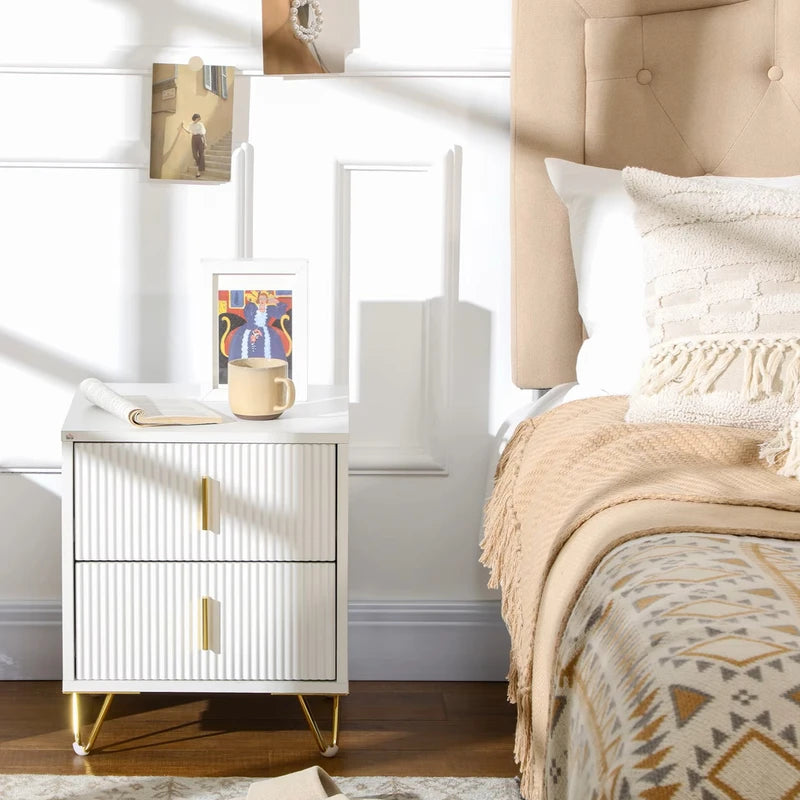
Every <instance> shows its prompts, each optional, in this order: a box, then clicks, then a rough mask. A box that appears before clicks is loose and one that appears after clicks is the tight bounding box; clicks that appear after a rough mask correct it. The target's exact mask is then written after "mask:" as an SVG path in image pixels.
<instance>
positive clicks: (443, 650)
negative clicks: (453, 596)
mask: <svg viewBox="0 0 800 800" xmlns="http://www.w3.org/2000/svg"><path fill="white" fill-rule="evenodd" d="M349 637H350V642H349V650H350V679H351V680H355V681H367V680H373V681H374V680H384V681H401V680H402V681H502V680H505V677H506V674H507V673H508V651H509V648H510V640H509V637H508V632H507V631H506V627H505V625H504V624H503V621H502V619H501V618H500V603H499V601H491V600H489V601H479V602H450V603H435V602H434V603H413V602H396V603H369V602H367V603H350V626H349Z"/></svg>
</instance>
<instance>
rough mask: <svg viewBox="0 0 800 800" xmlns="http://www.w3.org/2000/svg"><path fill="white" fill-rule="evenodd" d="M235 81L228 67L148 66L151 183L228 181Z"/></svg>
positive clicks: (234, 70)
mask: <svg viewBox="0 0 800 800" xmlns="http://www.w3.org/2000/svg"><path fill="white" fill-rule="evenodd" d="M235 78H236V69H235V68H234V67H223V66H214V65H203V64H202V62H200V64H199V65H198V68H197V69H194V68H192V67H191V66H188V65H186V64H153V95H152V96H153V102H152V113H151V125H150V177H151V178H155V179H159V180H173V181H176V180H177V181H203V182H206V183H224V182H225V181H229V180H230V178H231V139H232V129H233V96H234V90H235Z"/></svg>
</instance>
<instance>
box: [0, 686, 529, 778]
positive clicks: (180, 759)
mask: <svg viewBox="0 0 800 800" xmlns="http://www.w3.org/2000/svg"><path fill="white" fill-rule="evenodd" d="M350 687H351V694H350V696H349V697H344V698H342V706H341V730H340V736H339V743H340V748H341V749H340V752H339V755H338V756H337V757H336V758H333V759H325V758H321V757H320V756H319V754H318V752H317V750H316V747H315V746H314V743H313V739H312V738H311V734H310V733H309V731H308V728H307V727H306V724H305V720H304V719H303V717H302V712H301V711H300V708H299V705H298V703H297V700H296V698H294V697H270V696H265V695H211V696H198V695H147V694H143V695H119V696H117V697H115V698H114V702H113V704H112V706H111V710H110V712H109V715H108V718H107V720H106V723H105V725H104V727H103V729H102V731H101V732H100V736H99V738H98V740H97V744H96V745H95V750H94V751H93V753H92V755H90V756H88V757H85V758H81V757H79V756H76V755H74V754H73V752H72V746H71V744H72V734H71V732H70V715H69V701H68V697H66V696H64V695H62V694H61V685H60V683H57V682H43V681H38V682H11V681H5V682H0V772H25V773H58V774H83V773H88V774H95V775H112V774H116V775H187V776H217V775H241V776H253V777H269V776H274V775H281V774H283V773H285V772H291V771H293V770H298V769H304V768H305V767H308V766H311V765H313V764H319V765H321V766H322V767H324V768H325V769H326V770H327V771H328V772H330V773H331V774H332V775H341V776H351V775H397V776H407V775H431V776H441V775H453V776H471V775H474V776H498V777H504V776H514V775H516V774H517V769H516V766H515V764H514V761H513V758H512V748H513V743H514V707H513V706H511V705H509V704H508V703H507V701H506V699H505V692H506V686H505V684H504V683H397V682H392V683H376V682H354V683H351V684H350ZM100 701H101V698H99V697H98V698H94V697H92V698H86V699H85V700H84V702H83V705H84V709H85V714H86V716H87V718H88V717H89V715H92V719H93V717H94V715H95V714H96V713H97V710H98V709H99V706H100ZM309 702H310V703H311V705H312V708H313V710H314V712H315V714H317V715H318V721H319V723H320V726H321V727H323V730H326V731H327V730H330V728H329V724H330V710H331V708H330V707H331V704H330V701H329V700H326V699H325V698H311V699H310V701H309ZM87 734H88V725H87V726H86V727H85V728H84V737H85V736H86V735H87Z"/></svg>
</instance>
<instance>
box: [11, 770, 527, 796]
mask: <svg viewBox="0 0 800 800" xmlns="http://www.w3.org/2000/svg"><path fill="white" fill-rule="evenodd" d="M256 780H263V778H170V777H163V778H162V777H153V776H148V777H131V776H125V775H108V776H99V777H98V776H92V775H0V798H2V800H244V798H245V797H246V796H247V789H248V787H249V786H250V784H251V783H253V782H254V781H256ZM334 780H335V781H336V783H337V784H338V785H339V788H340V789H341V790H342V791H343V792H344V793H345V794H346V795H347V796H348V797H349V798H350V799H351V800H358V798H376V800H520V795H519V788H518V784H517V781H516V780H515V779H512V778H387V777H372V778H334ZM286 800H291V798H286Z"/></svg>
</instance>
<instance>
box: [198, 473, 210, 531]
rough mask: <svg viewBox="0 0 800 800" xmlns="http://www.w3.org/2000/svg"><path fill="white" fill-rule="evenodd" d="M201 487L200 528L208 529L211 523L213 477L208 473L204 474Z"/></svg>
mask: <svg viewBox="0 0 800 800" xmlns="http://www.w3.org/2000/svg"><path fill="white" fill-rule="evenodd" d="M200 487H201V488H200V494H201V503H200V528H201V529H202V530H204V531H207V530H210V525H211V478H209V477H208V475H203V478H202V480H201V481H200Z"/></svg>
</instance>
